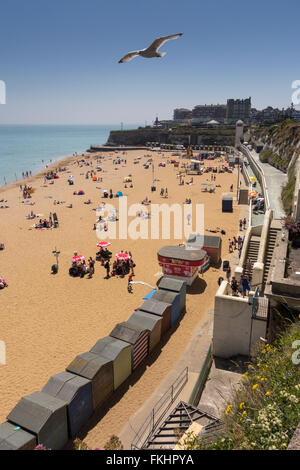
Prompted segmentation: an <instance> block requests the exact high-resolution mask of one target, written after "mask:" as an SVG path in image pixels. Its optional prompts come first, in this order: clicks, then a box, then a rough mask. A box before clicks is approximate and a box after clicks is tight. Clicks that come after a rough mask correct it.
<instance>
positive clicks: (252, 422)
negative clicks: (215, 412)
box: [183, 321, 300, 450]
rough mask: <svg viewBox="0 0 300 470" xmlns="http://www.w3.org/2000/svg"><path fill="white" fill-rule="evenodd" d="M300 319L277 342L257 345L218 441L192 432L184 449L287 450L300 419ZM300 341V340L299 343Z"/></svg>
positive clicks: (226, 412)
mask: <svg viewBox="0 0 300 470" xmlns="http://www.w3.org/2000/svg"><path fill="white" fill-rule="evenodd" d="M299 340H300V322H299V321H297V322H296V323H294V324H292V325H291V326H290V327H289V328H288V329H287V330H286V331H285V332H284V333H283V334H282V336H281V337H280V338H279V339H277V340H276V341H275V342H274V343H273V344H272V345H269V344H266V345H264V346H261V345H260V346H257V348H256V351H255V353H254V355H253V359H252V362H251V363H250V364H249V366H248V371H247V372H246V373H245V374H244V375H243V376H242V381H241V382H240V384H239V388H238V389H237V390H236V391H235V394H234V396H233V399H232V401H231V403H230V404H228V406H227V408H226V410H225V411H224V415H223V418H221V419H223V422H224V429H223V431H222V434H221V435H220V436H219V437H218V439H217V440H216V441H215V442H214V443H212V444H207V445H206V444H205V440H197V439H196V438H195V436H189V438H188V439H187V440H186V441H185V442H184V447H183V448H184V449H186V450H189V449H191V450H192V449H195V450H197V449H215V450H221V449H223V450H224V449H225V450H283V449H286V448H287V446H288V444H289V441H290V440H291V438H292V436H293V434H294V431H295V429H296V428H297V426H298V423H299V421H300V364H299V363H298V364H297V362H299V359H300V357H299V353H297V348H298V350H299V346H298V345H297V344H296V342H297V341H299ZM298 344H299V343H298Z"/></svg>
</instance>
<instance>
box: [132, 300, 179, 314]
mask: <svg viewBox="0 0 300 470" xmlns="http://www.w3.org/2000/svg"><path fill="white" fill-rule="evenodd" d="M170 306H171V304H170V303H168V302H163V301H160V300H156V299H149V300H146V301H145V302H144V303H143V304H142V305H141V306H140V307H139V308H138V309H137V310H143V311H145V312H149V313H153V314H155V315H162V314H163V313H164V312H165V310H166V308H167V307H170Z"/></svg>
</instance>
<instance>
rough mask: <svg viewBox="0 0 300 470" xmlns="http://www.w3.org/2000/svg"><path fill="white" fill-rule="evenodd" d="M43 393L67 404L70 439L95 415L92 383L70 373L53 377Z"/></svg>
mask: <svg viewBox="0 0 300 470" xmlns="http://www.w3.org/2000/svg"><path fill="white" fill-rule="evenodd" d="M42 392H45V393H48V395H51V396H52V397H56V398H60V399H61V400H63V401H65V402H66V403H67V418H68V430H69V437H71V438H73V437H74V436H75V435H76V434H77V432H78V431H79V430H80V428H81V427H82V426H83V425H84V424H85V423H86V421H87V420H88V419H89V418H90V417H91V416H92V414H93V395H92V382H91V381H90V380H88V379H85V378H84V377H80V376H78V375H75V374H71V373H70V372H60V373H59V374H56V375H53V376H52V377H51V378H50V379H49V380H48V382H47V383H46V385H45V386H44V387H43V388H42Z"/></svg>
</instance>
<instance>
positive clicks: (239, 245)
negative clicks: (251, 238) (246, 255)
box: [237, 235, 243, 250]
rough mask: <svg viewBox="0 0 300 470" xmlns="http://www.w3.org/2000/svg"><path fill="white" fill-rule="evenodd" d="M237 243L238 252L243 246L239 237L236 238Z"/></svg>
mask: <svg viewBox="0 0 300 470" xmlns="http://www.w3.org/2000/svg"><path fill="white" fill-rule="evenodd" d="M237 242H238V249H239V250H240V249H241V248H242V244H243V239H242V237H241V236H240V235H239V236H238V239H237Z"/></svg>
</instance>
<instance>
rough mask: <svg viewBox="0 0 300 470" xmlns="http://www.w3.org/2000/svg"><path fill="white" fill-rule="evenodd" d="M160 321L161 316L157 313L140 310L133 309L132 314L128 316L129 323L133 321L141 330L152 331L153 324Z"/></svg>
mask: <svg viewBox="0 0 300 470" xmlns="http://www.w3.org/2000/svg"><path fill="white" fill-rule="evenodd" d="M160 321H161V318H160V317H159V316H157V315H152V314H151V313H148V312H143V311H142V310H135V312H133V314H132V315H131V316H130V317H129V318H128V322H129V323H133V324H135V325H137V326H138V327H140V328H143V330H149V331H152V330H153V328H154V327H155V325H156V324H157V323H158V322H160Z"/></svg>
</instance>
